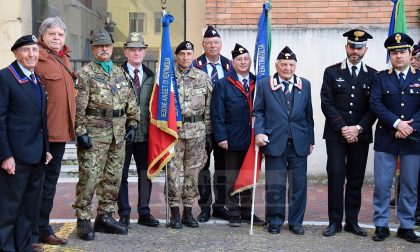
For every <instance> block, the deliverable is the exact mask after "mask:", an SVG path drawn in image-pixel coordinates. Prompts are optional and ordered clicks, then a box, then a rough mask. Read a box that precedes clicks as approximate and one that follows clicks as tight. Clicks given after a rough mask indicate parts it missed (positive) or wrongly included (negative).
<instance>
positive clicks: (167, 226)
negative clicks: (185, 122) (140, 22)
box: [160, 0, 169, 228]
mask: <svg viewBox="0 0 420 252" xmlns="http://www.w3.org/2000/svg"><path fill="white" fill-rule="evenodd" d="M160 2H161V4H162V6H161V8H162V16H165V15H166V13H167V12H166V7H167V6H166V0H161V1H160ZM165 198H166V199H165V202H166V207H165V208H166V211H165V212H166V213H165V218H166V228H169V185H168V164H166V165H165Z"/></svg>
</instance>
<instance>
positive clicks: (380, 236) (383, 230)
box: [372, 227, 389, 241]
mask: <svg viewBox="0 0 420 252" xmlns="http://www.w3.org/2000/svg"><path fill="white" fill-rule="evenodd" d="M388 236H389V228H388V227H376V229H375V235H374V236H373V237H372V240H374V241H383V240H385V238H387V237H388Z"/></svg>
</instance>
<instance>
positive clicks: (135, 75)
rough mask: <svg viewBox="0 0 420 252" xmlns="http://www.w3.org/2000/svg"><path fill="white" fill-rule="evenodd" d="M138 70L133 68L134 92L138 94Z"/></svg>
mask: <svg viewBox="0 0 420 252" xmlns="http://www.w3.org/2000/svg"><path fill="white" fill-rule="evenodd" d="M139 72H140V70H138V69H137V68H136V69H134V85H135V86H136V94H140V78H139V75H138V73H139Z"/></svg>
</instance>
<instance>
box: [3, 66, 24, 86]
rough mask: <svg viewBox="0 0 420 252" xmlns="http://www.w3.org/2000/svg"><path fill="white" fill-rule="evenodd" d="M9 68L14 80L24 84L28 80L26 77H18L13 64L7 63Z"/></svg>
mask: <svg viewBox="0 0 420 252" xmlns="http://www.w3.org/2000/svg"><path fill="white" fill-rule="evenodd" d="M7 68H8V69H9V71H10V72H11V73H12V74H13V77H15V79H16V81H17V82H19V84H24V83H26V82H29V79H28V77H26V76H25V77H22V78H21V77H20V76H19V74H18V72H17V71H16V69H15V68H14V67H13V65H9V66H8V67H7Z"/></svg>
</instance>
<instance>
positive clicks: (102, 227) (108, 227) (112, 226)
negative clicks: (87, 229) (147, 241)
mask: <svg viewBox="0 0 420 252" xmlns="http://www.w3.org/2000/svg"><path fill="white" fill-rule="evenodd" d="M93 230H95V232H101V233H108V234H120V235H126V234H128V228H127V226H125V225H124V224H122V223H121V222H118V221H116V220H115V219H114V218H112V216H111V214H110V213H104V214H98V216H96V219H95V224H94V225H93Z"/></svg>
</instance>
